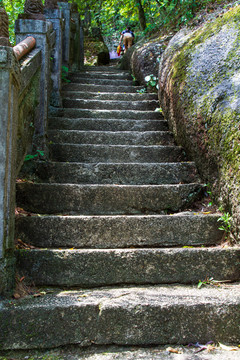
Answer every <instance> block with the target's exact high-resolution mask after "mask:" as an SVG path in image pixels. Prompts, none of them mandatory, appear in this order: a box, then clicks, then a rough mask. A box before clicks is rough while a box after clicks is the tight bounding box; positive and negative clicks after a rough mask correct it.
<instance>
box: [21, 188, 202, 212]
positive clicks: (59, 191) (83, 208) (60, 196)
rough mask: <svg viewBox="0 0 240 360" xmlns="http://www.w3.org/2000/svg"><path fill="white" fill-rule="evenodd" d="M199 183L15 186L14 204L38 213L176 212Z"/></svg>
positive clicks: (193, 195)
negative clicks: (15, 196)
mask: <svg viewBox="0 0 240 360" xmlns="http://www.w3.org/2000/svg"><path fill="white" fill-rule="evenodd" d="M201 189H202V187H201V185H200V184H180V185H77V184H33V183H18V184H17V204H18V206H20V207H23V208H24V209H25V210H27V211H30V212H34V213H39V214H44V213H45V214H54V213H55V214H67V213H68V214H71V213H75V214H82V215H84V214H86V215H120V214H126V215H130V214H132V215H134V214H153V213H156V214H157V213H160V212H161V211H164V210H167V211H178V210H180V209H182V208H184V207H185V206H187V205H190V203H191V202H192V201H194V200H195V199H196V198H197V197H198V196H199V194H200V192H201Z"/></svg>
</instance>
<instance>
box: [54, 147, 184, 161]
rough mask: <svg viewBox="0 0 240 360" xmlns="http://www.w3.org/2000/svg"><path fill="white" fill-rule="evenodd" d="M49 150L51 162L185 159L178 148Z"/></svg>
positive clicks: (75, 148)
mask: <svg viewBox="0 0 240 360" xmlns="http://www.w3.org/2000/svg"><path fill="white" fill-rule="evenodd" d="M49 150H50V158H51V160H52V161H61V162H64V161H68V162H89V163H94V162H105V163H112V162H115V163H126V162H128V163H132V162H135V163H143V162H150V163H153V162H155V163H161V162H179V161H183V160H184V159H185V157H184V153H183V151H182V148H180V147H178V146H161V145H154V146H133V145H89V144H83V145H76V144H51V145H50V146H49Z"/></svg>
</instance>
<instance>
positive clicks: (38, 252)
mask: <svg viewBox="0 0 240 360" xmlns="http://www.w3.org/2000/svg"><path fill="white" fill-rule="evenodd" d="M16 257H17V271H18V273H19V274H20V276H25V281H26V282H27V283H29V284H30V283H34V284H35V285H36V286H43V285H45V286H53V285H54V286H60V287H62V286H66V287H73V286H80V287H97V286H109V285H119V284H125V285H127V284H130V285H133V284H134V285H135V284H136V285H140V284H142V285H143V284H154V285H156V284H173V283H179V284H194V283H195V284H198V282H199V280H202V281H204V280H205V279H206V278H209V279H210V278H213V279H215V280H218V281H237V280H239V279H240V267H239V261H240V248H237V247H236V248H229V249H227V250H225V249H222V248H221V247H219V248H168V249H71V250H69V249H65V250H58V249H47V250H45V249H33V250H25V249H24V250H17V251H16ZM59 274H61V276H59Z"/></svg>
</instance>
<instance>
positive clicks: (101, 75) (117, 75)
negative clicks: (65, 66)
mask: <svg viewBox="0 0 240 360" xmlns="http://www.w3.org/2000/svg"><path fill="white" fill-rule="evenodd" d="M68 78H69V79H72V78H75V79H78V78H82V79H84V78H86V79H110V80H116V81H118V80H131V81H133V78H132V76H131V75H130V74H129V73H122V72H105V71H94V72H93V71H85V72H82V71H76V72H73V73H69V75H68Z"/></svg>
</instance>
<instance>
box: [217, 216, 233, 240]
mask: <svg viewBox="0 0 240 360" xmlns="http://www.w3.org/2000/svg"><path fill="white" fill-rule="evenodd" d="M217 221H221V226H220V227H219V230H222V231H225V233H226V236H225V238H226V239H227V238H228V235H229V234H230V232H231V227H232V216H231V215H230V214H229V213H228V212H227V213H224V214H223V215H222V216H221V217H220V218H219V219H218V220H217Z"/></svg>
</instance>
